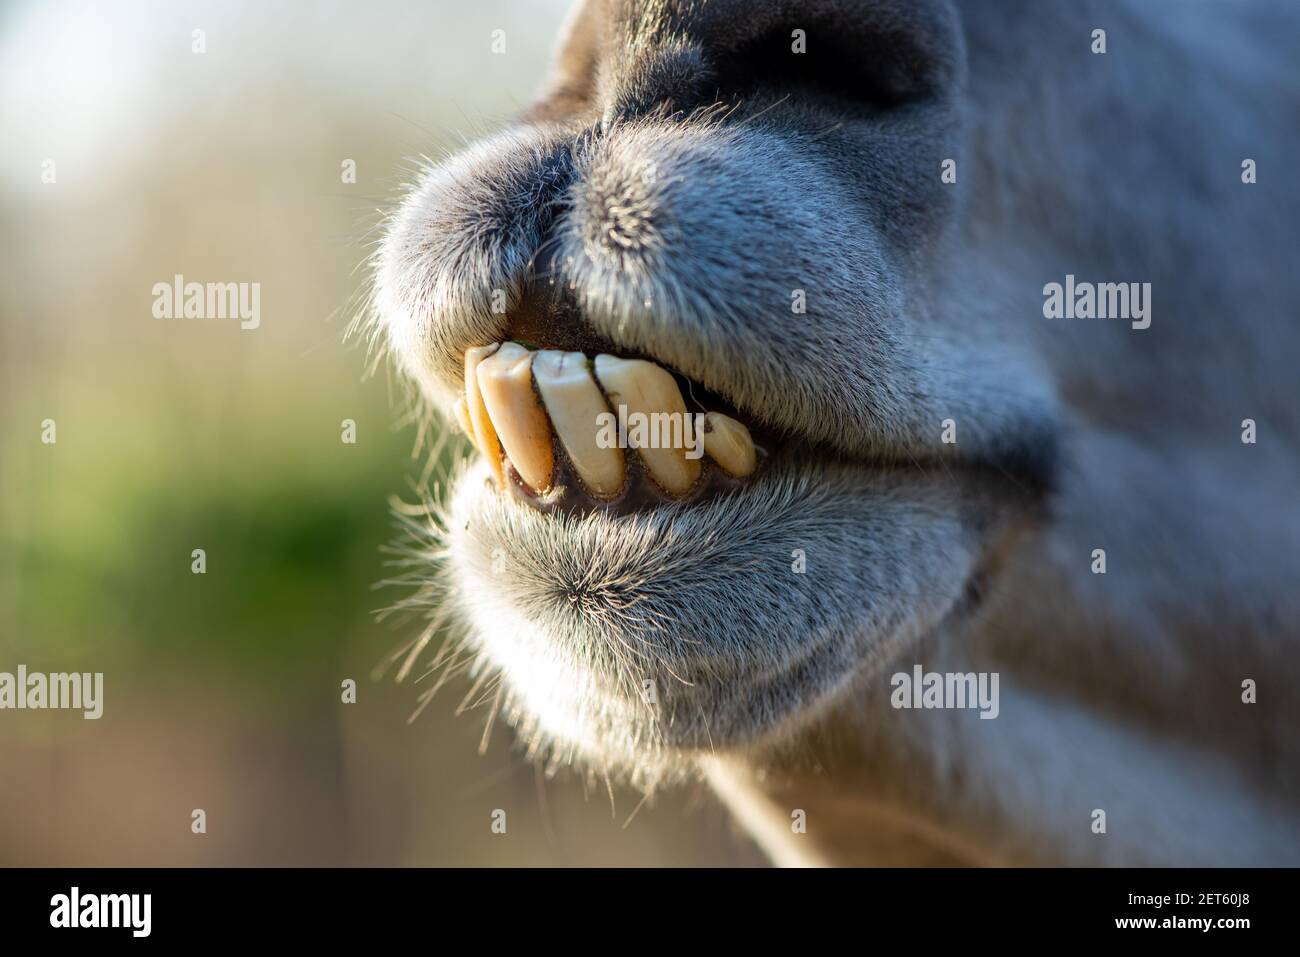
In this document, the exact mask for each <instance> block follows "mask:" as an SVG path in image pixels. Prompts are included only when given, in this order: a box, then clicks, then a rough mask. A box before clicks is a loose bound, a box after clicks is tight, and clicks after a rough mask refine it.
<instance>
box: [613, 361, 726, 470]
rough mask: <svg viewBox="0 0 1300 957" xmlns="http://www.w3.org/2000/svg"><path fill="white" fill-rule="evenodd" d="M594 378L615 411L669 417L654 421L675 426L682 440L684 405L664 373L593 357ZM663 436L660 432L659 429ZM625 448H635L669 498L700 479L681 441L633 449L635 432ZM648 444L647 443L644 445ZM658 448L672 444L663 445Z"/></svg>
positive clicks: (640, 364)
mask: <svg viewBox="0 0 1300 957" xmlns="http://www.w3.org/2000/svg"><path fill="white" fill-rule="evenodd" d="M596 378H597V379H599V380H600V384H601V386H602V387H603V388H604V390H605V392H606V393H607V394H608V395H609V400H610V405H612V406H613V407H614V409H615V411H617V410H618V407H619V405H620V404H621V405H624V406H626V407H627V414H628V415H629V416H631V415H632V414H633V413H637V412H639V413H642V414H643V415H645V416H647V417H651V416H654V415H656V414H657V413H664V412H667V413H671V415H670V416H668V417H667V418H661V419H659V420H657V421H658V422H659V423H660V425H661V426H662V424H663V423H664V422H667V423H668V424H670V425H671V424H672V420H673V419H677V425H676V426H673V428H672V430H671V431H673V432H674V433H675V435H676V436H678V437H680V438H682V439H683V440H684V438H685V429H686V403H685V402H684V401H682V394H681V392H680V390H678V388H677V382H676V381H675V380H674V379H673V377H672V375H671V374H670V373H669V372H668V371H667V370H666V369H663V368H661V367H659V366H657V365H655V364H654V363H653V362H646V361H644V360H642V359H619V358H616V357H615V356H607V355H599V356H596ZM660 432H661V435H662V432H663V429H662V428H660ZM628 444H630V445H633V446H634V447H635V448H637V454H639V455H640V456H641V461H642V462H644V463H645V467H646V471H647V472H649V473H650V477H651V478H652V479H654V481H655V482H656V483H657V484H658V485H659V486H660V487H661V488H663V489H664V490H665V491H666V492H668V493H669V494H671V495H682V494H684V493H686V492H687V491H688V490H689V489H690V487H691V486H692V485H694V484H695V480H696V479H698V478H699V477H700V460H699V459H698V458H696V459H688V458H687V457H686V448H685V443H684V441H683V442H682V443H681V444H680V445H679V446H678V447H676V448H658V449H654V448H640V447H637V446H636V445H635V435H634V430H632V429H629V430H628ZM647 444H648V443H647ZM660 444H672V443H667V442H663V441H662V440H661V443H660Z"/></svg>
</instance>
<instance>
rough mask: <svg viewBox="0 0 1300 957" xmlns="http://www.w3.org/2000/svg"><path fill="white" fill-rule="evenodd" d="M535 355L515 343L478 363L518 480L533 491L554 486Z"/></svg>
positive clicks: (487, 403) (490, 407) (480, 382)
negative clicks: (536, 382) (535, 382)
mask: <svg viewBox="0 0 1300 957" xmlns="http://www.w3.org/2000/svg"><path fill="white" fill-rule="evenodd" d="M532 363H533V353H532V352H529V351H528V350H527V349H525V348H524V347H523V346H521V345H519V344H518V343H515V342H506V343H503V344H502V345H501V348H500V349H498V350H497V351H496V352H494V353H493V354H492V355H490V356H488V358H486V359H484V360H483V361H482V362H480V363H479V366H478V387H479V391H480V392H481V393H482V394H483V404H484V405H485V406H486V407H487V413H488V416H489V417H490V418H491V419H492V425H493V427H494V428H495V429H496V433H497V437H498V438H500V440H501V447H502V448H503V449H505V452H506V455H507V456H508V457H509V459H510V462H511V464H513V465H514V467H515V471H516V472H518V473H519V477H520V478H522V479H523V480H524V482H525V483H527V484H528V486H529V488H531V489H533V490H534V491H538V492H543V491H545V490H546V489H548V488H550V487H551V473H552V471H553V470H554V467H555V452H554V450H553V449H552V447H551V425H550V422H549V420H548V419H547V418H546V412H545V411H543V409H542V404H541V403H540V402H539V401H538V400H537V394H536V393H535V392H534V391H533V373H532Z"/></svg>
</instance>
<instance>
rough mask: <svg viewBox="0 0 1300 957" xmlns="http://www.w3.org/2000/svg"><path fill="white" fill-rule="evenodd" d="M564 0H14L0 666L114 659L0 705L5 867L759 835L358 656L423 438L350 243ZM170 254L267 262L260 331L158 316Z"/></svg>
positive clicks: (742, 846) (735, 849)
mask: <svg viewBox="0 0 1300 957" xmlns="http://www.w3.org/2000/svg"><path fill="white" fill-rule="evenodd" d="M565 6H566V3H564V2H562V0H519V2H514V3H507V2H476V3H473V4H469V3H463V2H451V0H447V2H438V0H422V2H409V3H392V2H385V3H369V4H344V3H338V4H332V3H310V4H309V3H281V4H267V3H246V4H237V3H226V2H223V3H196V2H181V3H161V2H158V3H143V2H135V3H114V4H107V3H92V2H86V3H61V2H48V0H36V2H25V3H8V4H5V5H3V6H0V129H2V130H3V142H4V149H3V150H0V220H2V221H3V223H4V227H3V229H2V230H0V242H2V243H3V255H2V256H0V276H2V279H3V281H2V282H0V320H2V326H0V380H2V381H0V400H2V402H3V404H2V406H0V671H9V672H13V671H15V670H16V668H17V666H18V665H19V664H25V665H26V666H27V667H28V669H29V670H32V671H45V672H49V671H64V670H72V671H82V672H85V671H90V672H95V671H102V672H103V673H104V686H105V687H104V716H103V717H102V718H101V719H100V720H98V721H87V720H83V718H82V717H81V714H80V713H79V712H68V711H43V712H42V711H22V712H19V711H0V864H4V865H15V864H24V865H41V864H48V865H55V864H60V865H61V864H68V865H145V864H188V863H202V864H270V865H276V864H286V865H287V864H396V865H439V864H456V865H497V864H518V865H534V864H613V865H619V864H650V865H656V864H683V865H685V864H754V863H759V862H760V858H759V855H758V854H757V852H756V851H755V850H754V849H753V848H752V846H751V845H750V844H749V843H748V842H747V841H746V840H745V839H744V838H742V837H741V836H739V835H738V834H737V832H736V831H735V830H734V828H733V827H732V826H731V825H730V824H729V823H728V821H727V818H726V816H725V814H724V813H723V812H722V810H721V809H720V808H719V807H718V806H717V805H716V803H715V802H714V801H713V800H712V799H711V798H710V797H708V796H707V795H706V794H705V792H704V791H703V790H702V789H685V790H680V791H676V792H673V793H665V794H663V795H660V796H658V797H657V798H656V799H655V800H654V802H653V803H651V804H649V805H647V806H646V807H644V808H642V809H641V810H640V811H639V812H638V813H637V814H636V815H635V817H633V818H632V820H631V822H630V823H627V821H628V818H629V816H630V815H632V812H633V811H634V809H636V807H637V804H638V802H639V800H640V795H638V794H636V793H633V792H630V791H621V790H616V791H615V794H614V801H613V807H612V808H611V802H610V799H609V796H608V795H607V794H606V793H605V790H604V787H603V786H600V787H598V788H596V789H594V790H590V791H589V789H587V788H586V787H584V784H583V781H582V780H581V778H580V777H579V776H578V775H576V774H572V773H567V772H562V773H561V774H560V775H559V776H558V777H556V778H555V779H550V780H547V779H543V778H542V777H541V775H540V774H539V772H538V771H537V769H536V768H534V767H533V766H532V765H530V764H529V763H528V762H526V761H525V760H524V758H523V756H522V755H521V754H520V753H519V751H518V749H517V747H515V745H514V742H513V739H512V736H511V733H510V731H509V730H508V729H504V728H498V729H497V731H496V732H495V733H494V735H493V737H492V740H491V744H490V747H489V748H488V750H487V752H486V754H482V755H480V754H479V753H478V743H479V739H480V737H481V735H482V731H483V723H484V719H485V711H484V710H483V709H480V710H477V711H470V712H467V713H465V714H463V715H459V716H457V715H455V714H454V711H455V710H456V706H457V705H458V704H459V703H460V701H461V698H462V697H463V696H464V694H465V692H466V691H467V690H468V684H467V683H466V682H464V681H463V680H462V681H459V682H452V686H451V687H448V688H446V689H444V691H443V692H442V693H441V694H440V696H439V697H438V698H436V699H435V700H434V702H433V704H432V705H431V706H430V707H429V708H428V709H427V710H425V711H424V712H423V714H422V715H421V716H420V717H419V718H418V719H417V720H415V721H414V722H411V723H408V720H407V719H408V718H409V717H410V715H411V714H412V712H413V711H414V710H415V707H416V704H417V698H418V696H419V693H420V690H421V687H420V686H419V685H416V684H413V683H412V682H411V681H408V682H407V683H405V684H396V683H394V682H393V681H392V680H391V677H390V678H389V679H387V680H383V681H378V682H376V681H373V680H371V678H370V674H371V672H372V670H373V669H374V667H375V665H376V664H377V663H379V662H380V661H381V660H382V659H383V658H384V657H385V656H386V655H387V654H388V653H389V652H391V651H393V650H395V649H396V648H397V647H399V646H400V644H401V643H402V642H403V641H404V640H405V639H408V638H410V637H411V634H412V631H413V629H414V628H415V624H414V623H407V624H405V625H400V624H391V623H378V622H376V621H375V619H374V612H375V611H376V610H378V609H379V608H381V607H383V606H384V605H386V604H387V603H389V602H391V601H393V600H396V599H397V598H400V597H401V593H394V592H393V591H392V590H385V591H376V590H374V588H373V587H372V586H373V584H374V583H375V582H377V581H378V580H380V579H382V578H383V577H385V575H386V574H387V572H388V570H387V569H386V568H385V567H384V564H383V562H384V560H385V557H384V555H383V554H382V553H381V551H380V547H381V545H383V544H384V543H385V542H386V541H388V540H389V539H390V538H391V537H392V536H393V534H394V530H393V527H392V523H391V519H390V516H389V509H388V504H387V502H388V498H389V497H390V496H391V495H393V494H398V495H404V497H405V498H407V499H411V498H413V496H412V495H411V493H410V490H409V485H408V480H411V479H414V478H416V477H418V476H419V474H420V471H421V469H420V466H421V462H420V461H419V460H418V459H416V458H413V457H412V450H413V447H414V445H415V441H416V430H415V429H414V428H413V427H410V426H406V427H402V426H400V425H399V424H398V421H399V419H400V417H401V414H402V411H403V408H404V403H403V390H402V388H401V386H400V385H399V384H398V383H396V382H395V381H393V376H392V375H391V374H390V373H389V372H388V369H387V366H386V365H385V364H380V365H379V367H378V370H377V371H376V372H375V374H374V375H371V376H369V377H367V376H366V375H365V371H366V369H367V367H368V363H367V356H366V350H365V347H364V344H357V343H347V342H345V341H344V339H345V336H344V333H345V331H346V327H347V325H348V322H349V321H350V319H351V318H352V316H353V315H354V314H355V304H356V302H357V297H358V296H359V295H361V294H363V293H364V287H365V281H366V275H365V270H364V267H363V265H362V264H363V263H364V261H365V257H366V255H367V254H368V252H369V250H370V247H371V245H372V243H373V242H374V239H375V228H376V225H377V224H378V222H379V221H380V218H381V216H382V213H383V211H384V210H386V209H387V208H389V207H390V206H391V204H392V203H393V202H394V200H395V198H396V197H397V196H398V194H399V190H400V187H401V185H402V184H403V182H405V181H406V179H407V178H408V177H409V175H410V172H411V170H412V169H413V168H414V166H415V161H416V158H417V157H419V156H420V155H427V156H429V157H432V158H435V159H436V158H438V157H441V156H442V155H444V154H445V153H446V152H447V151H449V150H454V149H455V148H457V147H458V146H459V145H461V144H462V143H463V142H464V141H465V140H467V139H471V138H473V137H475V136H477V135H479V134H481V133H483V132H485V131H489V130H491V129H493V128H495V127H497V126H499V125H500V124H501V123H502V122H504V121H505V120H506V119H507V118H508V117H509V116H510V115H511V114H512V113H513V112H514V111H515V110H517V109H518V108H519V107H520V106H521V105H522V104H524V103H525V102H526V101H527V100H528V98H529V96H530V94H531V91H532V90H533V89H534V87H535V85H536V84H537V83H538V82H539V81H540V79H541V77H542V76H543V74H544V70H545V66H546V62H547V60H548V57H549V54H550V51H551V46H552V44H553V42H554V37H555V35H556V31H557V29H558V27H559V24H560V22H561V20H562V18H563V16H564V13H565ZM195 30H203V31H204V39H205V41H206V52H204V53H202V54H197V53H194V52H192V44H193V42H194V41H193V31H195ZM494 30H504V31H505V41H506V52H505V53H504V54H494V53H493V52H492V51H491V42H492V32H493V31H494ZM347 159H351V160H355V163H356V170H357V176H356V183H355V184H347V183H344V182H342V181H341V175H340V174H341V164H342V163H343V162H344V160H347ZM49 160H53V163H54V166H53V171H54V180H55V181H54V182H52V183H51V182H43V180H42V174H43V173H46V174H47V175H48V171H49V169H50V167H49V166H48V163H47V161H49ZM176 273H181V274H183V275H184V276H185V277H186V278H187V279H188V280H193V281H199V282H208V281H221V282H229V281H233V282H258V283H260V284H261V297H262V299H261V316H262V318H261V326H260V328H258V329H255V330H241V329H240V328H239V324H238V322H236V321H231V320H226V321H221V320H188V321H184V320H175V321H168V320H159V319H155V318H154V317H153V315H152V312H151V309H152V304H153V294H152V287H153V284H154V283H156V282H170V281H171V277H172V276H173V275H174V274H176ZM45 419H53V420H54V421H55V423H56V428H57V441H56V442H55V443H54V444H52V445H47V444H43V443H42V441H41V431H42V428H41V423H42V421H43V420H45ZM344 419H352V420H354V421H355V422H356V424H357V441H356V443H355V444H353V445H348V444H344V443H343V442H342V440H341V422H342V420H344ZM195 548H202V549H204V550H205V551H206V555H207V573H206V574H204V575H195V574H192V573H191V570H190V566H191V557H190V556H191V551H192V550H193V549H195ZM418 671H419V669H417V673H418ZM346 678H353V679H355V680H356V681H357V683H358V686H359V695H358V701H357V703H356V704H354V705H346V704H343V703H342V702H341V701H340V683H341V682H342V681H343V680H344V679H346ZM194 808H203V809H204V810H205V811H206V813H207V833H206V834H203V835H195V834H192V833H191V829H190V823H191V810H192V809H194ZM497 808H501V809H504V810H506V811H507V815H508V818H507V820H508V829H507V833H506V834H505V835H493V834H492V833H491V830H490V823H491V814H492V811H493V810H494V809H497Z"/></svg>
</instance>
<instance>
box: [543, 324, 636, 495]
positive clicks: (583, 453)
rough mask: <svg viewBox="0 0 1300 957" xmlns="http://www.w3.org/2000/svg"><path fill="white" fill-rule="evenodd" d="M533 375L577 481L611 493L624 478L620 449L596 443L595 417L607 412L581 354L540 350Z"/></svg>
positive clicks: (624, 464)
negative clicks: (579, 480) (577, 478)
mask: <svg viewBox="0 0 1300 957" xmlns="http://www.w3.org/2000/svg"><path fill="white" fill-rule="evenodd" d="M533 378H534V379H535V380H536V381H537V391H539V392H540V393H541V394H542V401H543V402H545V403H546V411H547V412H548V413H549V414H550V416H551V425H552V426H554V427H555V434H556V435H558V436H559V437H560V442H561V443H563V445H564V451H566V452H567V453H569V461H571V462H572V463H573V467H574V469H576V470H577V473H578V477H579V478H581V479H582V482H583V484H584V485H586V487H587V488H588V489H589V490H590V491H591V492H593V493H594V494H596V495H599V496H601V497H603V498H608V497H610V496H612V495H615V494H617V493H618V491H619V490H620V489H622V487H623V483H624V481H625V480H626V478H627V463H626V462H625V461H624V459H623V450H622V449H620V448H618V447H617V446H614V447H612V448H607V449H603V448H601V447H600V445H599V443H598V442H597V441H596V437H597V435H598V434H599V432H600V426H599V417H600V416H601V415H602V414H608V413H609V411H610V410H609V406H608V405H606V404H605V397H604V396H603V395H601V394H600V389H599V388H597V387H596V380H595V379H593V378H592V377H591V369H590V368H588V364H587V357H586V356H585V355H583V354H582V353H581V352H554V351H552V350H549V349H548V350H544V351H542V352H539V353H537V354H536V355H535V356H534V357H533Z"/></svg>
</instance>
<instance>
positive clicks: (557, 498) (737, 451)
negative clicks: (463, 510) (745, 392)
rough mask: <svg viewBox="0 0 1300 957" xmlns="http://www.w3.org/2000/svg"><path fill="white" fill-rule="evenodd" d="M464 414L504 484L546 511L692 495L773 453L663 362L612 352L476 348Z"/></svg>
mask: <svg viewBox="0 0 1300 957" xmlns="http://www.w3.org/2000/svg"><path fill="white" fill-rule="evenodd" d="M453 413H454V414H453V419H454V421H455V422H457V423H458V424H459V425H460V427H461V429H462V430H463V431H465V432H466V433H467V434H468V436H469V438H470V441H471V442H472V443H473V444H474V446H475V448H476V449H477V450H478V451H479V452H480V453H481V454H482V455H483V456H484V457H485V458H486V459H487V461H488V465H489V468H490V469H491V471H492V474H493V477H494V478H495V481H496V484H497V487H498V488H499V489H502V490H508V491H510V492H511V493H512V494H514V495H515V496H516V497H518V498H520V499H522V500H523V501H525V502H527V503H529V504H531V505H533V506H534V507H537V508H540V509H542V510H543V511H549V510H551V509H553V508H556V507H560V508H563V509H565V510H574V509H583V508H587V509H590V508H614V509H615V510H617V511H631V510H636V509H638V508H642V507H647V506H651V505H654V504H657V503H669V502H686V501H692V500H695V499H697V498H699V497H701V496H702V495H705V494H706V493H709V492H713V491H718V490H721V489H725V488H729V487H735V486H736V485H738V484H739V483H742V482H744V481H746V480H748V479H750V478H751V477H752V476H753V475H754V474H755V473H756V472H757V470H758V469H759V466H760V465H761V462H762V460H763V459H764V458H765V456H766V453H765V451H764V450H763V449H762V448H760V447H759V446H757V445H756V444H755V442H754V439H753V436H752V435H751V433H750V430H749V428H748V427H747V426H746V425H744V424H743V423H742V422H740V421H738V420H737V419H735V418H732V417H731V416H729V415H725V414H723V413H722V412H718V411H708V412H695V413H691V412H688V411H687V407H686V402H685V400H684V399H683V397H682V392H681V389H680V388H679V387H678V385H677V381H676V380H675V378H674V376H673V374H672V373H670V372H669V371H668V370H666V369H664V368H663V367H662V366H660V365H658V364H657V363H654V362H651V361H648V360H645V359H627V358H620V357H617V356H612V355H607V354H603V353H602V354H600V355H597V356H596V357H595V358H594V359H591V358H588V356H586V355H585V354H584V353H581V352H561V351H556V350H550V349H542V350H535V349H530V348H528V347H526V346H523V345H521V344H520V343H518V342H504V343H492V344H490V345H486V346H476V347H473V348H470V349H467V350H466V352H465V394H464V395H463V396H461V397H460V398H459V399H458V400H457V401H456V403H455V406H454V409H453Z"/></svg>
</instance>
